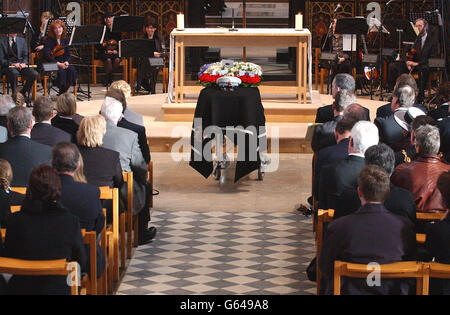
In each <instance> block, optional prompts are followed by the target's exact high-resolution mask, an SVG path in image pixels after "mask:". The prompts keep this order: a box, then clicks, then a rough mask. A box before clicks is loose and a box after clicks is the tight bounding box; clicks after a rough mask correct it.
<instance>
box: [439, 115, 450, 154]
mask: <svg viewBox="0 0 450 315" xmlns="http://www.w3.org/2000/svg"><path fill="white" fill-rule="evenodd" d="M438 128H439V132H440V134H441V150H440V151H441V152H443V153H444V156H445V157H448V156H449V155H450V116H449V117H447V118H445V119H443V120H441V121H439V122H438ZM447 161H448V160H447Z"/></svg>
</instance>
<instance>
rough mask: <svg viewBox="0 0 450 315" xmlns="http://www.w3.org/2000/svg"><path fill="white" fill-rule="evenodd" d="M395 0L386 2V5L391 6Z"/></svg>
mask: <svg viewBox="0 0 450 315" xmlns="http://www.w3.org/2000/svg"><path fill="white" fill-rule="evenodd" d="M394 1H395V0H390V1H389V2H388V3H386V6H389V5H390V4H391V3H392V2H394Z"/></svg>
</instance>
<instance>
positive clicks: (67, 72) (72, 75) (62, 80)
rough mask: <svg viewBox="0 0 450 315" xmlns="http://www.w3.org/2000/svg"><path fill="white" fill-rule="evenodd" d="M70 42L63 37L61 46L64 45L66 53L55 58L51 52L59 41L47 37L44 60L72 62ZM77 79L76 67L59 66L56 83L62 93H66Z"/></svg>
mask: <svg viewBox="0 0 450 315" xmlns="http://www.w3.org/2000/svg"><path fill="white" fill-rule="evenodd" d="M68 44H69V39H68V38H64V39H61V46H63V47H64V54H63V55H62V56H59V57H55V58H53V57H52V55H51V52H52V49H53V48H54V47H55V46H56V45H57V42H56V40H55V39H52V38H50V37H47V38H46V39H45V40H44V49H43V55H44V60H45V61H47V62H65V61H67V62H69V64H70V48H69V47H68V46H67V45H68ZM76 80H77V72H76V70H75V67H74V66H72V65H69V67H68V68H67V69H61V68H58V76H57V77H56V80H55V81H54V84H55V85H57V86H58V87H59V89H60V93H64V92H66V91H67V89H68V88H69V87H70V86H73V85H75V83H76Z"/></svg>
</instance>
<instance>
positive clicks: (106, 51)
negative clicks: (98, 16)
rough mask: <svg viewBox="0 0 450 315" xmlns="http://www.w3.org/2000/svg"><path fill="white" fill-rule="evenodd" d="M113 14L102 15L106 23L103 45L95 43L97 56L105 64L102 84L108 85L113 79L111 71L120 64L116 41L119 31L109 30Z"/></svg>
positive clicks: (115, 70)
mask: <svg viewBox="0 0 450 315" xmlns="http://www.w3.org/2000/svg"><path fill="white" fill-rule="evenodd" d="M113 18H114V15H113V14H111V13H106V14H105V15H104V17H103V20H104V23H105V25H106V33H105V38H104V40H103V45H97V46H96V49H97V51H98V54H99V55H98V57H99V59H100V60H102V61H103V62H104V64H105V72H106V77H105V81H104V82H103V85H104V86H109V85H110V84H111V83H112V81H113V73H114V72H117V71H118V69H119V66H120V58H119V52H118V51H119V48H118V43H119V41H120V40H121V39H122V34H121V33H120V32H111V28H112V24H113Z"/></svg>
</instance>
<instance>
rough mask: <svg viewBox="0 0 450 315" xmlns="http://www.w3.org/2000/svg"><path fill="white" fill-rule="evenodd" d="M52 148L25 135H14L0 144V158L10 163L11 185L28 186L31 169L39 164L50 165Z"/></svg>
mask: <svg viewBox="0 0 450 315" xmlns="http://www.w3.org/2000/svg"><path fill="white" fill-rule="evenodd" d="M51 155H52V148H51V147H49V146H47V145H43V144H40V143H37V142H34V141H33V140H31V139H29V138H28V137H26V136H15V137H14V138H10V139H9V140H8V141H6V142H5V143H2V144H0V158H2V159H5V160H7V161H8V162H9V163H10V164H11V168H12V171H13V180H12V182H11V186H22V187H25V186H28V179H29V177H30V173H31V169H32V168H33V167H37V166H39V165H41V164H47V165H51V163H50V161H51Z"/></svg>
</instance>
